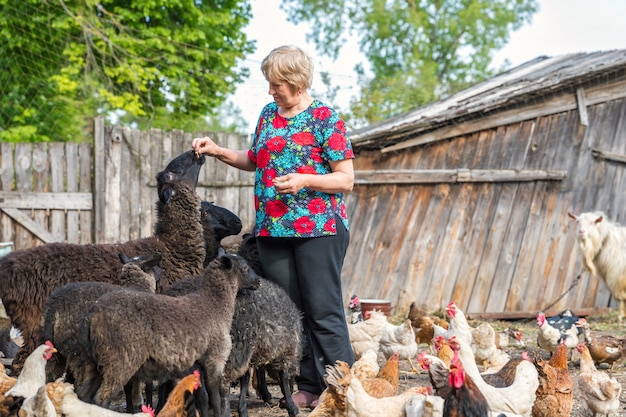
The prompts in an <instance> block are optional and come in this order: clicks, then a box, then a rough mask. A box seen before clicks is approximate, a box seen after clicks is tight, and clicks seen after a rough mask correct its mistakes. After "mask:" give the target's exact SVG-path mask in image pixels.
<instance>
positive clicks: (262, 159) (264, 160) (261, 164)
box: [256, 149, 271, 169]
mask: <svg viewBox="0 0 626 417" xmlns="http://www.w3.org/2000/svg"><path fill="white" fill-rule="evenodd" d="M270 156H271V155H270V153H269V152H268V151H267V149H261V150H260V151H259V153H258V154H257V155H256V166H257V168H261V169H263V168H265V167H266V166H267V164H269V162H270Z"/></svg>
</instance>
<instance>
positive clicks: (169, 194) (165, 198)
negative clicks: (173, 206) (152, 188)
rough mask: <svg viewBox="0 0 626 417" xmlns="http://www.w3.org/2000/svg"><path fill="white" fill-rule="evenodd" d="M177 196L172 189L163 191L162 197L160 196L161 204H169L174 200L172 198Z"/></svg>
mask: <svg viewBox="0 0 626 417" xmlns="http://www.w3.org/2000/svg"><path fill="white" fill-rule="evenodd" d="M175 195H176V191H174V190H173V189H171V188H168V189H166V190H163V192H162V193H161V195H160V196H159V198H160V199H161V202H162V203H163V204H167V203H169V202H170V200H171V199H172V197H174V196H175Z"/></svg>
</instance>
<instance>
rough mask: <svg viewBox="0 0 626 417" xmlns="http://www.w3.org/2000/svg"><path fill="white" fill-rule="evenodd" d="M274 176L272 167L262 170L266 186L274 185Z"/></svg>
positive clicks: (274, 172)
mask: <svg viewBox="0 0 626 417" xmlns="http://www.w3.org/2000/svg"><path fill="white" fill-rule="evenodd" d="M274 178H276V170H275V169H274V168H271V169H266V170H264V171H263V183H264V184H265V186H266V187H273V186H274Z"/></svg>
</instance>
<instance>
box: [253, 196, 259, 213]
mask: <svg viewBox="0 0 626 417" xmlns="http://www.w3.org/2000/svg"><path fill="white" fill-rule="evenodd" d="M258 209H259V196H257V195H255V196H254V210H255V211H256V210H258Z"/></svg>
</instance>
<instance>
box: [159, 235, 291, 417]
mask: <svg viewBox="0 0 626 417" xmlns="http://www.w3.org/2000/svg"><path fill="white" fill-rule="evenodd" d="M237 254H238V255H240V256H241V257H242V258H244V259H245V260H246V261H247V263H248V264H249V265H250V267H251V268H252V269H253V270H254V271H255V272H256V273H257V275H261V274H262V272H263V269H262V267H261V263H260V261H259V258H258V249H257V245H256V238H255V237H254V236H253V235H251V234H248V233H246V234H244V237H243V240H242V242H241V244H240V246H239V249H238V252H237ZM260 282H261V284H260V286H259V288H258V289H257V290H255V291H249V290H242V291H239V293H238V294H237V299H236V302H235V312H234V314H233V321H232V326H231V330H230V334H231V338H232V343H233V345H232V348H231V351H230V355H229V358H228V362H227V363H226V367H225V370H224V386H223V387H222V394H221V398H222V400H223V401H222V407H224V409H225V410H226V412H224V415H229V413H230V401H228V397H229V396H230V395H229V392H228V391H229V386H230V384H231V383H232V382H234V381H237V380H239V383H240V384H239V385H240V395H239V402H238V407H237V409H238V413H239V416H240V417H246V416H247V415H248V412H247V400H246V397H247V387H248V382H249V379H250V373H249V370H250V368H255V369H256V370H257V373H258V375H260V376H261V379H263V377H264V375H265V371H266V370H268V371H271V372H273V373H276V374H277V375H278V380H279V385H280V387H281V391H282V394H283V396H284V397H285V404H286V407H287V411H288V413H289V415H290V416H292V417H293V416H295V415H296V414H297V413H298V407H297V406H296V405H295V404H294V403H293V400H292V399H291V389H290V382H289V378H290V375H291V376H293V375H295V374H296V373H297V372H298V364H299V362H300V356H301V353H302V313H301V312H300V310H299V309H298V307H296V305H295V303H294V302H293V301H292V300H291V298H290V297H289V295H288V294H287V293H286V292H285V290H283V289H282V288H281V287H280V286H278V285H276V284H274V283H273V282H271V281H269V280H267V279H264V278H261V281H260ZM197 286H198V280H197V278H194V277H187V278H185V279H182V280H179V281H178V282H176V283H174V284H173V285H172V286H171V287H169V288H168V289H166V290H164V293H166V294H169V295H173V296H177V295H183V294H186V293H189V292H192V291H196V289H197ZM259 391H260V394H261V396H262V397H263V400H264V401H266V402H270V401H271V394H270V393H269V390H268V389H267V386H266V385H265V384H264V383H261V386H260V388H259Z"/></svg>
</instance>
